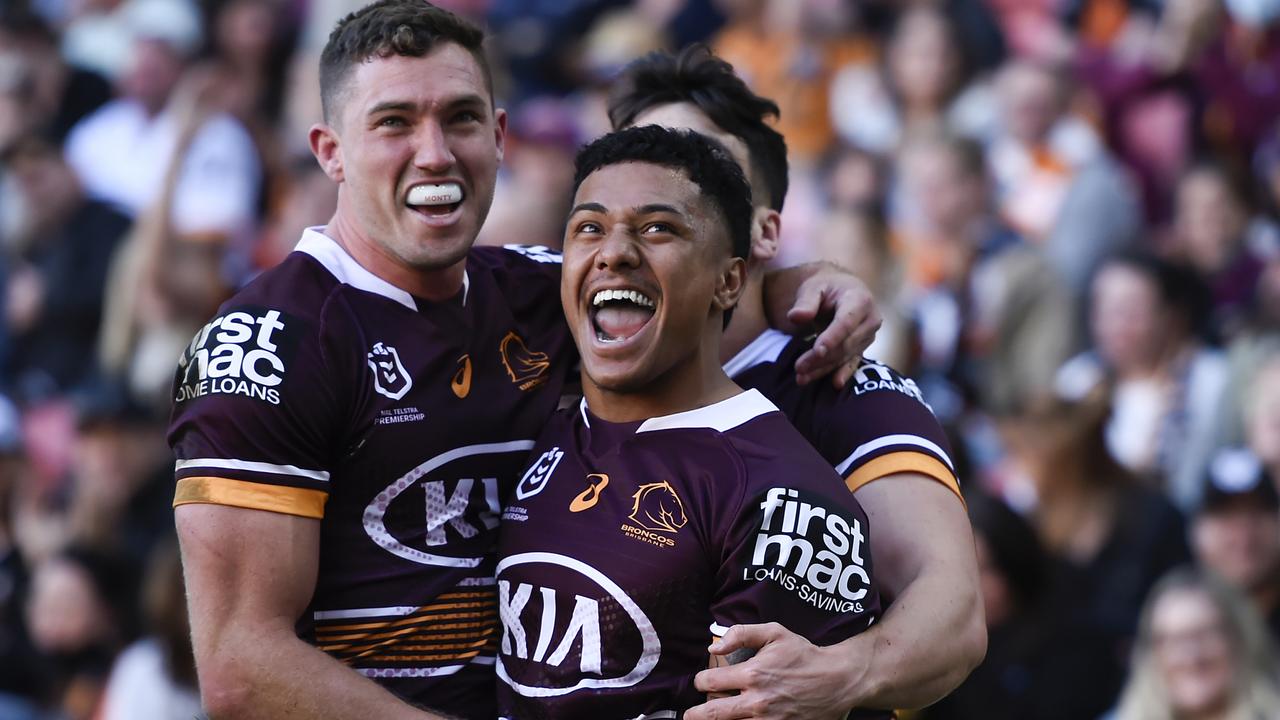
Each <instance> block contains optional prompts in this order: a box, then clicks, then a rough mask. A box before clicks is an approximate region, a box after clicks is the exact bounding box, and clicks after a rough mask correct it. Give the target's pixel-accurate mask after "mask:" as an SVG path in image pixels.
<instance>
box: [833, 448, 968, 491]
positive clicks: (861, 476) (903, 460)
mask: <svg viewBox="0 0 1280 720" xmlns="http://www.w3.org/2000/svg"><path fill="white" fill-rule="evenodd" d="M903 472H913V473H920V474H921V475H927V476H928V477H931V478H933V479H934V480H937V481H938V482H940V483H942V484H943V485H945V486H946V487H947V489H949V490H951V492H953V493H955V494H956V497H959V498H960V502H964V496H963V495H961V494H960V482H959V481H958V480H956V475H955V473H953V472H951V468H949V467H947V466H946V465H943V464H942V462H940V461H939V460H938V459H937V458H935V457H933V456H932V455H926V454H924V453H920V452H910V451H905V452H892V453H889V454H887V455H881V456H880V457H878V458H876V459H874V460H871V461H869V462H867V463H864V464H862V465H860V466H859V467H858V469H857V470H854V471H853V472H851V473H849V475H848V476H847V477H845V479H844V484H845V486H846V487H848V488H849V492H857V491H858V488H860V487H862V486H863V485H866V484H868V483H870V482H873V481H875V480H879V479H880V478H882V477H887V476H889V475H894V474H896V473H903Z"/></svg>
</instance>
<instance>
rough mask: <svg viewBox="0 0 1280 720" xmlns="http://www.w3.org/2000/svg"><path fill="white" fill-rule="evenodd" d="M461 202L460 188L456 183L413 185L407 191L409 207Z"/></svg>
mask: <svg viewBox="0 0 1280 720" xmlns="http://www.w3.org/2000/svg"><path fill="white" fill-rule="evenodd" d="M456 202H462V186H461V185H459V184H458V183H441V184H439V185H414V186H413V187H412V188H410V189H409V204H410V205H451V204H453V203H456Z"/></svg>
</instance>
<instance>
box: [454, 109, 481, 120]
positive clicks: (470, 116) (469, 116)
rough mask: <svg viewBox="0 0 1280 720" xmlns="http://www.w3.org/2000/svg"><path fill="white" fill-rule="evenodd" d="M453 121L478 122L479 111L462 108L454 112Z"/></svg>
mask: <svg viewBox="0 0 1280 720" xmlns="http://www.w3.org/2000/svg"><path fill="white" fill-rule="evenodd" d="M453 121H454V122H455V123H476V122H480V113H478V112H476V111H474V110H463V111H461V112H458V113H455V114H454V116H453Z"/></svg>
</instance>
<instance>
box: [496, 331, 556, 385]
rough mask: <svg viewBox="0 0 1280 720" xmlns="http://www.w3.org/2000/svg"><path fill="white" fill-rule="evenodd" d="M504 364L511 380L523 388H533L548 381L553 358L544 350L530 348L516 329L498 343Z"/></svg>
mask: <svg viewBox="0 0 1280 720" xmlns="http://www.w3.org/2000/svg"><path fill="white" fill-rule="evenodd" d="M498 352H499V353H500V354H501V355H502V365H503V367H505V368H506V369H507V375H508V376H509V377H510V378H511V382H513V383H515V384H516V385H517V386H518V387H519V388H520V389H521V390H532V389H533V388H536V387H538V386H539V385H541V384H542V383H544V382H546V381H547V370H549V369H551V358H550V357H548V356H547V354H546V353H544V352H538V351H536V350H530V349H529V348H528V346H526V345H525V344H524V340H523V339H521V337H520V336H519V335H517V334H516V331H515V330H512V331H511V332H509V333H507V335H506V337H504V338H502V343H501V344H499V345H498Z"/></svg>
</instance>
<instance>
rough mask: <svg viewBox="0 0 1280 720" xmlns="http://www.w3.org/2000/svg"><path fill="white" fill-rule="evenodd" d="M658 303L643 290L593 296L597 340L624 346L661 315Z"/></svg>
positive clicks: (607, 291)
mask: <svg viewBox="0 0 1280 720" xmlns="http://www.w3.org/2000/svg"><path fill="white" fill-rule="evenodd" d="M657 308H658V306H657V303H655V302H654V301H653V300H652V299H651V298H650V297H649V296H648V295H646V294H644V293H642V292H640V291H639V290H629V289H628V290H622V289H618V290H598V291H596V293H595V294H594V295H593V296H592V297H591V309H590V314H591V325H592V327H594V328H595V331H596V340H598V341H600V342H602V343H620V342H624V341H626V340H629V339H631V338H632V337H635V336H636V334H638V333H639V332H640V331H641V330H643V329H644V327H645V326H646V325H648V324H649V321H650V320H652V319H653V315H654V313H655V312H657Z"/></svg>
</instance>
